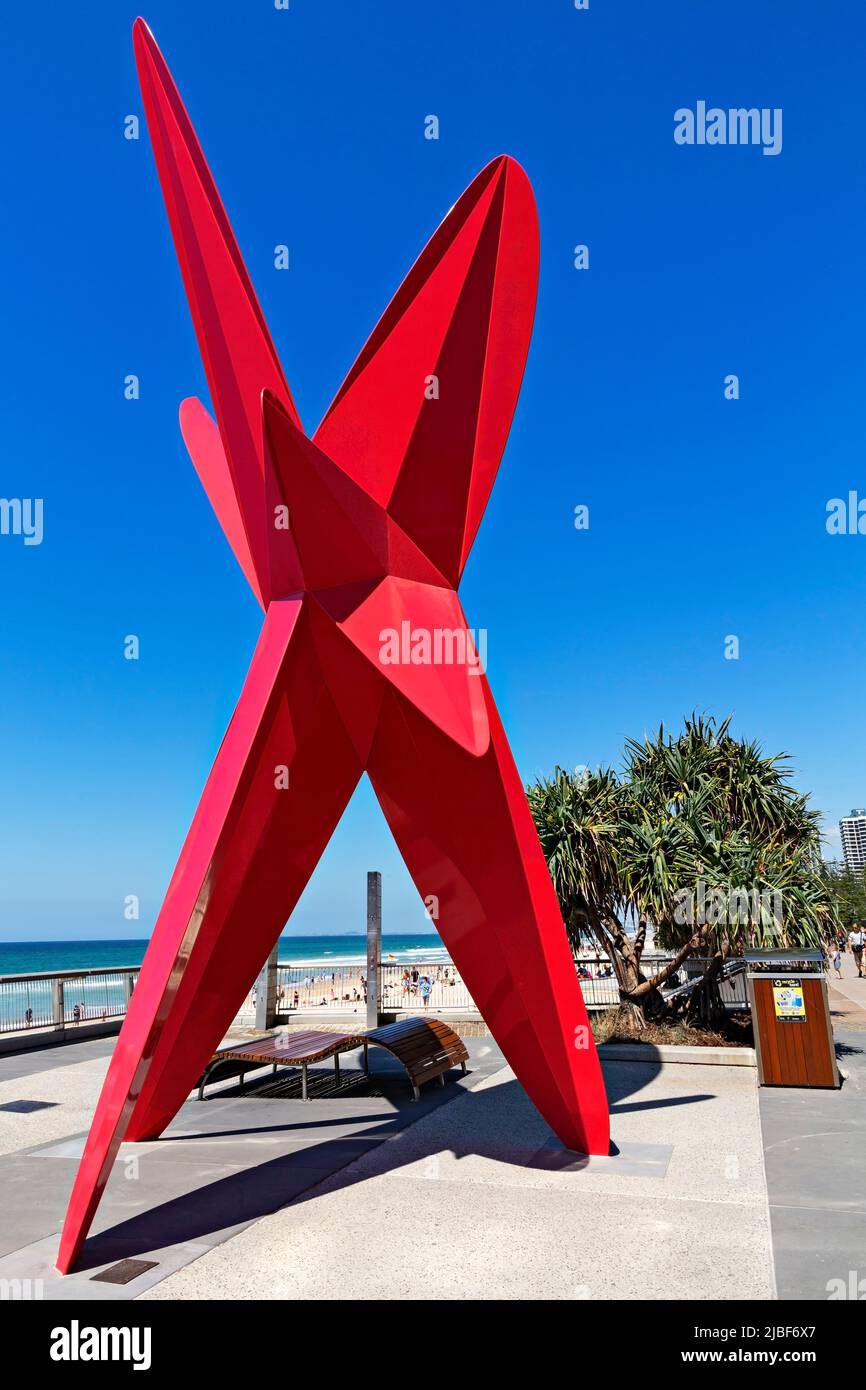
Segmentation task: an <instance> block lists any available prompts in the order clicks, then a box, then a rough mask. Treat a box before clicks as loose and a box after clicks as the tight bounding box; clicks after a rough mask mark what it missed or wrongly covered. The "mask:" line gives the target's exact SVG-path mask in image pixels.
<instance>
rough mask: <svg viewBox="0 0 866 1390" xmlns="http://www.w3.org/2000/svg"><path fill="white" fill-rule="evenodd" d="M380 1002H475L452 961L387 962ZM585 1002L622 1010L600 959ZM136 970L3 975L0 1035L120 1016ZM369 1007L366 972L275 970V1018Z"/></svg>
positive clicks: (586, 978)
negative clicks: (403, 963) (405, 963)
mask: <svg viewBox="0 0 866 1390" xmlns="http://www.w3.org/2000/svg"><path fill="white" fill-rule="evenodd" d="M672 959H673V957H672V956H671V955H663V954H661V953H653V954H651V955H645V956H644V957H643V959H642V961H641V966H642V969H643V972H644V974H645V975H651V974H655V973H656V972H657V971H658V970H660V969H661V968H662V967H663V966H664V965H666V964H667V963H668V962H669V961H670V960H672ZM707 963H708V962H707V960H706V959H704V958H701V957H696V956H691V957H689V959H688V960H686V961H684V962H683V964H682V965H681V966H680V968H679V969H678V970H677V971H675V972H674V974H673V975H671V976H670V978H669V980H668V981H667V982H666V984H665V986H664V987H663V992H665V993H670V992H672V991H674V990H676V989H679V988H681V987H683V986H686V985H688V984H690V983H691V982H692V981H693V980H695V979H696V978H697V977H699V976H700V975H702V974H703V972H704V970H705V969H706V966H707ZM740 964H741V962H739V961H733V962H729V966H728V971H727V973H726V974H725V976H724V977H723V978H722V979H721V980H720V981H719V990H720V993H721V996H722V1000H723V1002H724V1004H725V1006H726V1007H727V1008H728V1009H729V1010H731V1011H732V1012H733V1011H740V1010H746V1009H748V1007H749V1003H748V996H747V993H746V976H745V971H744V970H741V969H739V968H738V967H739V965H740ZM379 969H380V983H379V990H380V993H379V998H380V1001H381V1002H380V1008H381V1010H382V1012H383V1013H394V1012H404V1011H410V1012H418V1013H423V1012H425V1011H427V1010H429V1011H430V1012H431V1013H446V1014H447V1013H448V1012H449V1011H451V1012H453V1011H455V1010H460V1011H461V1012H473V1011H475V1003H474V1001H473V999H472V997H471V995H470V993H469V990H468V989H467V987H466V985H465V983H464V981H463V979H462V978H461V976H460V973H459V971H458V970H457V968H456V967H455V966H454V965H453V964H452V963H451V962H450V961H441V960H439V961H425V962H417V963H414V964H412V965H399V964H392V963H391V962H385V963H383V964H382V965H381V966H380V967H379ZM575 969H576V971H577V973H578V977H579V979H580V987H581V990H582V992H583V998H584V1002H585V1003H586V1005H587V1008H589V1009H612V1008H616V1006H617V1005H618V1004H619V987H618V985H617V981H616V976H615V975H614V973H613V968H612V966H611V964H610V962H609V961H608V960H606V959H605V957H603V956H595V957H590V956H581V957H579V958H578V959H576V960H575ZM138 972H139V967H138V966H118V967H115V968H107V967H106V968H103V969H97V970H63V971H57V972H55V973H53V974H39V975H0V1034H4V1033H18V1032H31V1031H35V1030H38V1029H40V1028H54V1029H64V1030H66V1029H69V1030H73V1029H75V1028H76V1027H78V1026H79V1025H83V1024H87V1023H95V1022H107V1021H109V1020H112V1019H117V1018H122V1017H123V1016H124V1015H125V1013H126V1009H127V1005H128V1003H129V999H130V996H131V994H132V990H133V987H134V985H135V981H136V979H137V978H138ZM366 1002H367V981H366V966H365V965H364V964H363V963H361V962H358V963H357V964H351V965H347V964H341V965H334V966H330V965H314V966H310V965H306V966H304V965H289V964H287V963H282V964H279V965H278V966H277V1015H278V1017H279V1016H286V1015H289V1014H292V1013H294V1012H302V1011H303V1012H308V1011H315V1012H321V1013H322V1014H328V1013H357V1014H359V1015H363V1013H364V1010H365V1006H366ZM254 1016H255V991H254V990H253V991H252V992H251V993H250V994H249V995H248V996H247V998H246V999H245V1000H244V1002H243V1003H242V1005H241V1007H240V1009H239V1011H238V1018H240V1019H243V1020H244V1021H248V1020H249V1019H250V1018H252V1017H254Z"/></svg>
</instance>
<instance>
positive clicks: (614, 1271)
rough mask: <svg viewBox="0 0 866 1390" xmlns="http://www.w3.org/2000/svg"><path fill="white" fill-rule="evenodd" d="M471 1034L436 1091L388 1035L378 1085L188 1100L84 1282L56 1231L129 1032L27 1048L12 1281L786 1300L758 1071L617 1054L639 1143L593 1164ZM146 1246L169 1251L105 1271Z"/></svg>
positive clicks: (619, 1110) (5, 1133) (623, 1104)
mask: <svg viewBox="0 0 866 1390" xmlns="http://www.w3.org/2000/svg"><path fill="white" fill-rule="evenodd" d="M467 1044H468V1046H469V1049H470V1074H469V1075H468V1076H467V1077H466V1078H465V1079H460V1080H458V1081H454V1082H450V1083H449V1085H448V1086H447V1087H446V1088H445V1089H444V1090H443V1089H440V1088H439V1087H432V1088H429V1089H428V1090H427V1091H425V1092H424V1093H423V1095H424V1098H423V1100H422V1102H421V1103H420V1104H418V1105H413V1104H411V1103H410V1102H409V1100H408V1092H407V1087H406V1082H405V1076H404V1075H403V1073H402V1069H401V1068H399V1066H398V1064H397V1063H396V1062H395V1061H394V1059H391V1058H387V1057H386V1056H385V1055H384V1054H382V1055H381V1056H379V1055H378V1054H377V1062H376V1065H377V1066H379V1067H381V1068H382V1071H381V1074H380V1075H378V1076H377V1078H376V1080H377V1089H378V1090H379V1091H380V1094H378V1095H366V1096H365V1095H362V1094H358V1095H352V1094H350V1095H347V1096H345V1097H341V1098H337V1099H321V1100H316V1101H313V1102H311V1103H309V1104H307V1105H304V1104H303V1103H302V1102H301V1101H299V1100H295V1099H288V1098H285V1097H281V1096H276V1097H274V1096H271V1097H267V1098H265V1097H262V1096H260V1095H255V1094H251V1095H244V1096H240V1097H239V1096H237V1095H235V1094H233V1093H232V1089H231V1087H229V1089H228V1090H227V1091H226V1092H225V1093H221V1094H217V1095H216V1096H215V1098H214V1099H213V1100H208V1101H207V1102H206V1103H205V1104H204V1105H201V1104H199V1103H198V1102H195V1101H190V1102H187V1104H186V1105H185V1106H184V1107H183V1109H182V1110H181V1112H180V1114H179V1115H178V1117H177V1119H176V1120H175V1121H174V1123H173V1124H172V1126H171V1127H170V1129H169V1130H168V1131H167V1133H166V1135H165V1136H164V1137H163V1138H162V1139H161V1140H159V1141H157V1142H155V1143H150V1144H136V1145H124V1146H123V1148H122V1150H121V1155H120V1157H119V1158H118V1160H117V1163H116V1164H115V1169H114V1173H113V1175H112V1178H111V1181H110V1183H109V1187H108V1190H107V1193H106V1196H105V1199H104V1201H103V1204H102V1206H101V1208H100V1211H99V1214H98V1217H97V1222H96V1225H95V1231H96V1239H95V1240H94V1241H92V1242H91V1243H90V1244H89V1246H88V1248H87V1268H86V1269H85V1270H84V1271H82V1272H80V1273H78V1274H77V1275H75V1276H72V1277H69V1278H67V1279H65V1280H64V1279H61V1278H60V1277H59V1276H58V1275H56V1274H55V1273H54V1272H53V1269H52V1263H53V1257H54V1254H55V1253H56V1248H57V1233H58V1231H59V1227H60V1223H61V1220H62V1216H63V1211H64V1208H65V1203H66V1199H67V1196H68V1193H69V1189H70V1186H71V1183H72V1179H73V1176H74V1173H75V1168H76V1163H77V1158H78V1155H79V1154H80V1152H81V1148H82V1144H83V1132H84V1130H85V1129H86V1126H87V1124H88V1123H89V1118H90V1115H91V1113H92V1109H93V1105H94V1103H95V1100H96V1096H97V1094H98V1090H99V1086H100V1084H101V1081H102V1077H103V1075H104V1071H105V1066H106V1063H107V1058H108V1054H109V1051H110V1048H111V1045H112V1042H111V1040H107V1041H105V1042H100V1043H89V1044H84V1045H82V1050H81V1053H79V1054H78V1055H80V1056H81V1059H82V1060H81V1061H79V1062H72V1061H71V1060H70V1053H71V1052H73V1049H72V1048H70V1047H65V1048H63V1049H58V1053H59V1054H60V1055H58V1056H57V1057H56V1058H55V1059H53V1060H54V1061H55V1062H56V1063H57V1065H53V1064H52V1058H51V1057H50V1055H49V1053H48V1052H43V1053H41V1054H39V1056H38V1057H34V1056H33V1055H32V1054H31V1056H29V1057H27V1058H24V1059H20V1065H19V1066H18V1067H17V1068H16V1066H15V1061H16V1059H12V1058H10V1059H6V1060H5V1062H4V1064H3V1067H2V1068H0V1202H2V1210H3V1212H4V1219H3V1222H2V1224H0V1279H4V1278H5V1279H16V1278H17V1279H27V1278H29V1279H41V1280H43V1283H44V1296H45V1297H48V1298H72V1299H80V1298H132V1297H140V1296H147V1297H158V1298H176V1297H199V1298H201V1297H204V1298H244V1297H261V1296H262V1293H263V1291H264V1292H266V1294H267V1296H269V1297H276V1298H279V1297H292V1298H307V1299H312V1298H316V1299H319V1298H337V1297H339V1298H344V1297H350V1298H357V1299H376V1298H379V1299H398V1298H413V1297H420V1298H429V1297H431V1296H439V1297H442V1298H458V1297H465V1296H466V1295H467V1293H468V1294H469V1295H470V1296H472V1295H474V1296H476V1297H478V1298H514V1299H517V1298H521V1299H541V1298H556V1299H592V1298H608V1297H619V1298H635V1297H642V1298H679V1297H694V1296H698V1297H703V1298H707V1299H718V1298H725V1297H729V1298H730V1297H737V1298H748V1299H766V1298H769V1297H772V1293H773V1283H772V1273H771V1261H770V1246H769V1226H768V1219H767V1194H766V1187H765V1181H764V1169H763V1160H762V1151H761V1133H760V1125H759V1120H758V1104H757V1089H756V1077H755V1072H754V1070H750V1069H747V1068H739V1067H737V1068H735V1067H725V1066H719V1067H707V1066H701V1065H695V1066H683V1065H677V1066H674V1067H660V1066H659V1065H658V1064H657V1063H653V1062H648V1063H624V1062H620V1063H614V1062H608V1063H607V1064H606V1066H605V1074H606V1079H607V1083H608V1089H609V1094H610V1098H611V1103H612V1111H613V1133H614V1139H615V1143H616V1148H617V1152H616V1153H615V1154H614V1156H612V1157H610V1158H605V1159H591V1160H586V1159H581V1158H577V1157H575V1156H574V1155H571V1154H568V1153H567V1152H565V1151H564V1150H562V1148H561V1147H560V1146H559V1145H558V1144H557V1143H556V1142H555V1141H554V1140H553V1138H552V1136H551V1134H550V1131H549V1130H548V1129H547V1127H546V1125H545V1124H544V1122H543V1121H542V1120H541V1119H540V1117H539V1116H538V1114H537V1112H536V1111H535V1109H534V1108H533V1106H532V1105H531V1104H530V1103H529V1101H528V1100H527V1098H526V1096H525V1094H524V1092H523V1090H522V1088H521V1087H520V1086H519V1085H518V1084H517V1082H516V1081H515V1080H514V1078H513V1076H512V1074H511V1072H510V1071H509V1070H508V1068H507V1067H505V1066H504V1065H503V1059H502V1056H501V1054H500V1053H499V1051H498V1049H497V1048H496V1047H495V1045H494V1044H493V1042H492V1040H491V1039H490V1038H484V1037H482V1038H469V1039H467ZM85 1048H86V1053H85ZM75 1051H76V1052H77V1051H78V1050H77V1049H75ZM40 1061H41V1064H42V1069H41V1070H34V1067H37V1066H38V1065H39V1063H40ZM392 1064H393V1065H392ZM347 1065H348V1059H347V1060H346V1063H344V1072H345V1071H346V1069H347ZM470 1092H471V1093H470ZM8 1105H13V1106H14V1107H15V1108H14V1109H11V1110H9V1109H4V1108H3V1107H4V1106H8ZM126 1256H132V1257H137V1258H140V1259H143V1260H148V1261H153V1262H155V1268H154V1269H151V1270H148V1271H147V1272H146V1273H144V1274H142V1275H140V1276H139V1277H138V1278H136V1279H134V1280H133V1282H132V1283H130V1284H127V1285H120V1286H118V1285H112V1284H107V1283H103V1282H100V1281H96V1282H94V1275H96V1274H99V1273H100V1272H101V1271H102V1270H103V1269H104V1268H106V1267H107V1266H109V1265H111V1264H113V1263H114V1262H115V1261H117V1260H119V1259H121V1258H122V1257H126ZM338 1274H339V1277H337V1275H338Z"/></svg>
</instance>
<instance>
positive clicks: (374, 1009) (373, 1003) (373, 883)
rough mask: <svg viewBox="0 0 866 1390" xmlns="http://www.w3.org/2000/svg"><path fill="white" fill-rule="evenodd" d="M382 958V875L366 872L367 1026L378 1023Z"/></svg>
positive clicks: (374, 1026)
mask: <svg viewBox="0 0 866 1390" xmlns="http://www.w3.org/2000/svg"><path fill="white" fill-rule="evenodd" d="M381 960H382V875H381V874H380V873H377V872H375V871H372V872H370V873H368V874H367V1027H368V1028H377V1027H378V1025H379V965H380V963H381Z"/></svg>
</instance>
